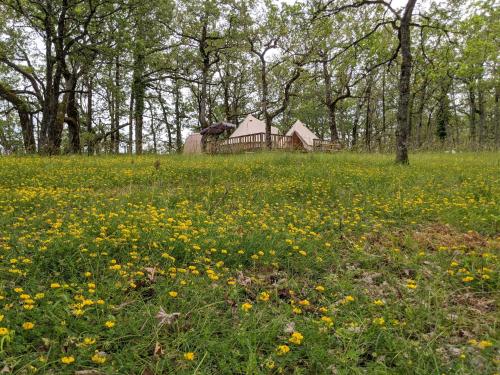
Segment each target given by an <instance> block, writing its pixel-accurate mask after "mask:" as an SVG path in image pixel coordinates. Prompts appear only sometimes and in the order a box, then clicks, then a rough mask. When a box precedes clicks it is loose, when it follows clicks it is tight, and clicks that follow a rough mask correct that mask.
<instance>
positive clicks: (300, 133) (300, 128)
mask: <svg viewBox="0 0 500 375" xmlns="http://www.w3.org/2000/svg"><path fill="white" fill-rule="evenodd" d="M286 135H288V136H291V137H293V138H294V140H295V139H296V138H298V140H300V142H302V145H303V147H304V148H305V149H306V150H307V151H311V150H312V149H313V146H314V140H315V139H319V137H318V136H317V135H316V134H314V133H313V132H312V131H310V130H309V129H308V128H307V126H305V125H304V124H303V123H302V122H300V121H299V120H297V122H295V124H293V125H292V127H291V128H290V130H288V132H287V133H286Z"/></svg>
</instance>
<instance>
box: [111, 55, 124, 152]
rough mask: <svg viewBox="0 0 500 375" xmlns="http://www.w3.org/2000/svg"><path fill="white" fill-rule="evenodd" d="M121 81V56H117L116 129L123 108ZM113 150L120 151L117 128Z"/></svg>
mask: <svg viewBox="0 0 500 375" xmlns="http://www.w3.org/2000/svg"><path fill="white" fill-rule="evenodd" d="M121 97H122V93H121V81H120V58H119V57H118V56H116V60H115V95H114V101H115V103H114V110H115V121H114V122H115V129H118V128H119V126H120V114H121V113H120V108H121ZM112 146H113V152H114V153H115V154H118V153H119V152H120V130H117V131H116V133H115V137H114V142H113V144H112Z"/></svg>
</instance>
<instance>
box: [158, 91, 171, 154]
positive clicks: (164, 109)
mask: <svg viewBox="0 0 500 375" xmlns="http://www.w3.org/2000/svg"><path fill="white" fill-rule="evenodd" d="M157 90H158V101H159V102H160V108H161V113H162V115H163V122H164V123H165V126H166V129H167V145H168V152H171V151H172V148H173V144H172V124H171V123H170V122H169V121H168V114H167V107H166V106H165V101H164V100H163V97H162V96H161V90H160V89H157Z"/></svg>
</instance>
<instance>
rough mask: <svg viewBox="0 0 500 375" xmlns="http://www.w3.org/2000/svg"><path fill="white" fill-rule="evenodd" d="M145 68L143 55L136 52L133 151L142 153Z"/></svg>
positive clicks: (138, 153)
mask: <svg viewBox="0 0 500 375" xmlns="http://www.w3.org/2000/svg"><path fill="white" fill-rule="evenodd" d="M144 69H145V56H144V54H143V53H142V52H138V53H137V54H136V57H135V61H134V74H133V76H134V78H133V79H134V81H133V89H132V90H133V91H134V123H135V153H136V154H137V155H141V154H142V128H143V123H144V96H145V94H146V85H145V83H144V79H143V74H144Z"/></svg>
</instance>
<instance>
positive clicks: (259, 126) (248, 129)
mask: <svg viewBox="0 0 500 375" xmlns="http://www.w3.org/2000/svg"><path fill="white" fill-rule="evenodd" d="M265 132H266V124H265V122H264V121H261V120H259V119H256V118H255V117H253V116H252V115H248V116H247V117H246V118H245V119H244V120H243V121H242V122H241V123H240V125H239V126H238V127H237V128H236V130H235V131H234V132H233V134H231V136H230V137H229V138H235V137H241V136H243V135H250V134H257V133H265ZM271 134H278V128H275V127H274V126H271Z"/></svg>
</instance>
